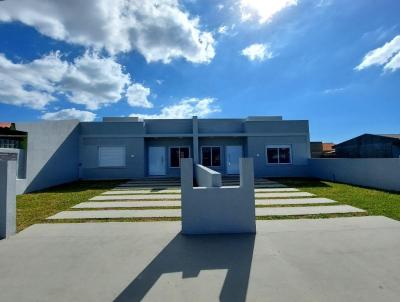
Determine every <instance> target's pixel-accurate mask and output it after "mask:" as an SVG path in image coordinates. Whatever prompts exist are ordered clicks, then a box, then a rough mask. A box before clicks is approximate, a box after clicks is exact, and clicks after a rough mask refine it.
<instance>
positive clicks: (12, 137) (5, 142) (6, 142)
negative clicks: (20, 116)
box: [0, 122, 26, 149]
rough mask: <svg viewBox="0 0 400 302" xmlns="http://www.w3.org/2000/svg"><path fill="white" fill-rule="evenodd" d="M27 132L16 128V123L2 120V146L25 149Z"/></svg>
mask: <svg viewBox="0 0 400 302" xmlns="http://www.w3.org/2000/svg"><path fill="white" fill-rule="evenodd" d="M25 139H26V133H25V132H22V131H17V130H15V123H9V122H0V148H13V149H23V147H24V141H25Z"/></svg>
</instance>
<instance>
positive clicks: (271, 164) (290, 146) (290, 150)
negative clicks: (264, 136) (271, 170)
mask: <svg viewBox="0 0 400 302" xmlns="http://www.w3.org/2000/svg"><path fill="white" fill-rule="evenodd" d="M280 148H289V162H288V163H281V162H279V152H280V151H279V149H280ZM268 149H278V162H277V163H270V162H268ZM265 161H266V162H267V165H270V166H276V165H292V164H293V155H292V145H266V146H265Z"/></svg>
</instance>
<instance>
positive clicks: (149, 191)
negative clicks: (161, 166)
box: [102, 189, 181, 195]
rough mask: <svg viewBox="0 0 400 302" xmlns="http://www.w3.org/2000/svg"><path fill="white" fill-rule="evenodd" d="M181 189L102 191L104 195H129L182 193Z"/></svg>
mask: <svg viewBox="0 0 400 302" xmlns="http://www.w3.org/2000/svg"><path fill="white" fill-rule="evenodd" d="M180 193H181V190H180V189H175V190H168V189H166V190H151V189H144V190H111V191H107V192H104V193H102V195H129V194H180Z"/></svg>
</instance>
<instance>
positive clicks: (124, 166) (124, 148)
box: [97, 145, 126, 168]
mask: <svg viewBox="0 0 400 302" xmlns="http://www.w3.org/2000/svg"><path fill="white" fill-rule="evenodd" d="M101 148H123V151H124V152H123V153H124V155H123V165H118V166H112V165H111V166H110V165H101V161H100V149H101ZM97 167H98V168H126V145H98V146H97Z"/></svg>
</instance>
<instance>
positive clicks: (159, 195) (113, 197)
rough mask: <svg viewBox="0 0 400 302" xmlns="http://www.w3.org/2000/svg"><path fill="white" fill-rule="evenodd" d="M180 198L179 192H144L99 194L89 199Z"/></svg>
mask: <svg viewBox="0 0 400 302" xmlns="http://www.w3.org/2000/svg"><path fill="white" fill-rule="evenodd" d="M168 199H169V200H180V199H181V196H180V194H146V195H144V194H143V195H140V194H136V195H100V196H95V197H92V198H90V199H89V200H94V201H100V200H168Z"/></svg>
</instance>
